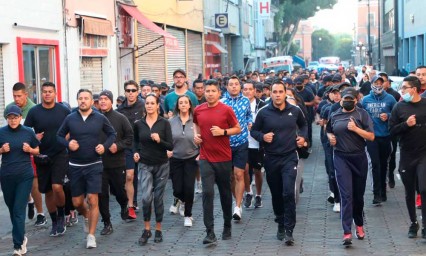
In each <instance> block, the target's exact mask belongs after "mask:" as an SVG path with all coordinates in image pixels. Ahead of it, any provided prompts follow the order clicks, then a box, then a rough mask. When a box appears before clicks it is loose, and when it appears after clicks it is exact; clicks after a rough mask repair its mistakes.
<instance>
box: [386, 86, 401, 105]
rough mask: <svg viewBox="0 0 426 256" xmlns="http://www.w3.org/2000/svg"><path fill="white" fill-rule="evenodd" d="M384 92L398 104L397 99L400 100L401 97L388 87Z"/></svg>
mask: <svg viewBox="0 0 426 256" xmlns="http://www.w3.org/2000/svg"><path fill="white" fill-rule="evenodd" d="M386 92H387V93H389V94H390V95H392V96H393V97H394V98H395V100H396V102H398V101H399V99H401V95H400V94H399V93H398V92H397V91H395V90H394V89H393V88H391V87H389V88H388V89H387V90H386Z"/></svg>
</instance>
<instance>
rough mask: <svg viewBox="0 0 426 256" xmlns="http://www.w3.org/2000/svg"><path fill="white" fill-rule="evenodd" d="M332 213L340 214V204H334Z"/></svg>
mask: <svg viewBox="0 0 426 256" xmlns="http://www.w3.org/2000/svg"><path fill="white" fill-rule="evenodd" d="M333 212H340V203H334V206H333Z"/></svg>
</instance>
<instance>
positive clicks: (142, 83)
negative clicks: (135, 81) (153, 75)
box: [139, 79, 148, 86]
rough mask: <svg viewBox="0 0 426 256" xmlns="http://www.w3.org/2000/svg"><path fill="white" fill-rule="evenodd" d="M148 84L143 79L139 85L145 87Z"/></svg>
mask: <svg viewBox="0 0 426 256" xmlns="http://www.w3.org/2000/svg"><path fill="white" fill-rule="evenodd" d="M147 84H148V80H145V79H142V80H141V82H140V83H139V85H141V86H144V85H147Z"/></svg>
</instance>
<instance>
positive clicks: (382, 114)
mask: <svg viewBox="0 0 426 256" xmlns="http://www.w3.org/2000/svg"><path fill="white" fill-rule="evenodd" d="M379 117H380V120H382V121H383V122H386V121H387V120H388V114H386V113H381V114H380V116H379Z"/></svg>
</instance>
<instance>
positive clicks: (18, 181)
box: [0, 175, 34, 249]
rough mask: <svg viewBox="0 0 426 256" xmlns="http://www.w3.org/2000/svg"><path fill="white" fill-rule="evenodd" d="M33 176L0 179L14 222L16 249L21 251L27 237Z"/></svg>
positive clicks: (13, 230)
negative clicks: (26, 223)
mask: <svg viewBox="0 0 426 256" xmlns="http://www.w3.org/2000/svg"><path fill="white" fill-rule="evenodd" d="M33 179H34V176H33V175H28V176H27V177H22V176H21V175H16V176H12V175H11V176H3V177H1V179H0V183H1V189H2V190H3V197H4V201H5V203H6V205H7V208H9V214H10V220H11V221H12V226H13V227H12V238H13V245H14V248H15V249H21V245H22V242H23V241H24V235H25V214H26V208H27V203H28V196H29V195H30V193H31V189H32V187H33Z"/></svg>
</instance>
